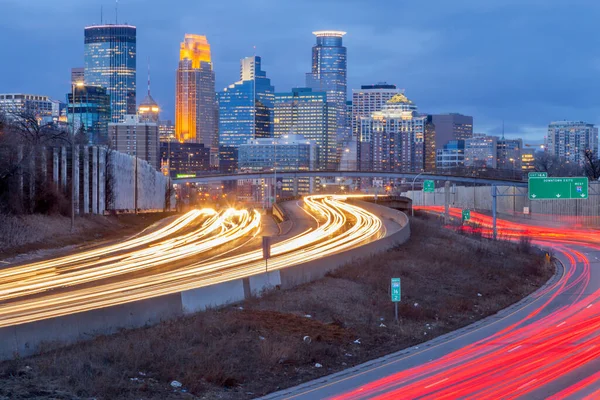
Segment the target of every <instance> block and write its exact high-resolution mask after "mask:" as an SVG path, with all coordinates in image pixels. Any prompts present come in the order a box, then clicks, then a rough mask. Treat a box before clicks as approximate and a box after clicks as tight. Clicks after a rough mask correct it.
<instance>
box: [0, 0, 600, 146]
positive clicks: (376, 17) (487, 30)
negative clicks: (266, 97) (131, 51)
mask: <svg viewBox="0 0 600 400" xmlns="http://www.w3.org/2000/svg"><path fill="white" fill-rule="evenodd" d="M101 5H103V6H104V21H105V22H114V17H115V11H114V6H115V3H114V2H113V1H110V0H52V1H50V0H0V9H1V12H0V26H1V28H0V49H2V54H3V56H2V59H1V61H0V92H26V93H36V94H45V95H49V96H51V97H53V98H57V99H60V100H63V101H64V98H65V93H66V92H67V91H69V88H70V68H71V67H76V66H83V28H84V26H86V25H92V24H95V23H99V22H100V7H101ZM599 18H600V2H597V1H593V0H586V1H583V0H570V1H568V2H565V1H558V0H539V1H538V0H520V1H519V0H454V1H446V0H435V1H434V0H422V1H406V0H385V1H382V0H368V1H367V0H360V1H359V0H301V1H300V0H254V1H251V2H250V1H244V0H220V1H210V0H205V1H198V0H171V1H168V0H120V1H119V22H123V23H124V22H127V23H129V24H132V25H136V26H137V28H138V29H137V34H138V36H137V49H138V76H137V83H138V101H139V100H141V99H142V98H143V97H144V95H145V92H146V60H147V58H148V57H149V58H150V64H151V70H152V95H153V97H154V98H155V99H156V100H157V102H158V103H159V104H160V105H161V107H162V109H163V110H164V111H163V117H165V118H169V119H172V117H173V114H174V97H175V92H174V88H175V70H176V68H177V62H178V54H179V43H180V42H181V41H182V39H183V36H184V34H185V33H196V34H204V35H206V36H207V37H208V40H209V42H210V44H211V46H212V53H213V64H214V69H215V72H216V80H217V90H221V89H223V88H224V87H225V86H227V85H229V84H231V83H233V82H235V81H236V80H237V79H238V75H239V60H240V59H241V58H243V57H245V56H249V55H252V53H253V46H256V54H257V55H260V56H261V57H262V59H263V68H264V69H265V70H266V71H267V75H268V77H270V78H271V81H272V83H273V84H274V85H275V89H276V91H278V92H279V91H287V90H289V89H290V88H292V87H298V86H303V85H304V74H305V73H306V72H308V71H309V70H310V56H311V46H312V45H313V43H314V42H315V39H314V36H313V35H312V34H311V32H312V31H314V30H321V29H337V30H344V31H346V32H348V34H347V35H346V36H345V37H344V43H345V46H346V47H347V48H348V89H349V90H348V93H349V95H350V94H351V89H352V88H359V87H360V85H361V84H370V83H376V82H380V81H387V82H389V83H394V84H397V85H398V86H399V87H402V88H405V89H406V95H407V96H408V97H409V98H410V99H411V100H413V101H414V102H415V103H416V104H417V105H418V106H419V111H421V112H424V113H438V112H440V113H441V112H460V113H463V114H470V115H473V116H474V119H475V131H476V132H485V133H490V134H499V133H500V132H501V130H502V120H503V119H504V121H505V130H506V133H507V136H520V137H523V138H525V139H526V140H539V139H541V138H543V136H544V134H545V130H546V127H547V124H548V122H550V121H552V120H562V119H573V120H585V121H589V122H594V123H599V122H600V96H599V93H600V79H599V78H600V34H599V32H598V28H597V24H598V20H599Z"/></svg>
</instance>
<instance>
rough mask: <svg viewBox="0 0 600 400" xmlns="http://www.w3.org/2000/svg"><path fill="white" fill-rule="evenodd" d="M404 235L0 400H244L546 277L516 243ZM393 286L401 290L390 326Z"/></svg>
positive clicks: (453, 322)
mask: <svg viewBox="0 0 600 400" xmlns="http://www.w3.org/2000/svg"><path fill="white" fill-rule="evenodd" d="M411 229H412V237H411V239H410V240H409V242H407V243H406V244H405V245H403V246H401V247H398V248H396V249H394V250H391V251H388V252H386V253H384V254H380V255H379V256H377V257H374V258H369V259H366V260H361V261H358V262H355V263H353V264H351V265H348V266H346V267H343V268H341V269H339V270H338V271H336V272H335V273H333V274H331V275H330V276H327V277H326V278H324V279H322V280H320V281H317V282H313V283H310V284H306V285H303V286H300V287H298V288H295V289H293V290H289V291H273V292H271V293H268V294H266V295H265V296H264V297H262V298H257V299H252V300H249V301H246V302H244V303H241V304H237V305H235V306H230V307H226V308H223V309H220V310H210V311H207V312H203V313H199V314H197V315H195V316H192V317H187V318H182V319H179V320H176V321H170V322H167V323H163V324H161V325H158V326H154V327H149V328H145V329H138V330H134V331H128V332H123V333H121V334H118V335H114V336H111V337H100V338H97V339H95V340H93V341H90V342H87V343H82V344H78V345H75V346H72V347H71V348H67V349H61V350H56V351H52V352H48V353H46V354H44V355H40V356H36V357H32V358H28V359H24V360H17V361H11V362H5V363H3V364H0V398H2V396H8V397H9V398H19V397H18V396H19V395H20V396H22V397H21V398H29V397H27V396H28V395H33V396H35V395H37V396H38V397H37V398H44V399H46V398H47V399H49V398H70V397H66V396H80V397H95V398H98V399H118V398H122V399H129V398H131V399H138V398H144V399H171V398H196V397H198V398H219V399H240V398H242V399H243V398H253V397H256V396H259V395H263V394H266V393H268V392H272V391H275V390H277V389H281V388H284V387H288V386H292V385H296V384H299V383H301V382H305V381H307V380H310V379H313V378H316V377H319V376H322V375H326V374H330V373H333V372H336V371H339V370H341V369H344V368H347V367H349V366H352V365H355V364H359V363H362V362H364V361H367V360H370V359H374V358H376V357H379V356H382V355H384V354H388V353H391V352H394V351H397V350H400V349H403V348H406V347H409V346H413V345H416V344H418V343H420V342H423V341H427V340H429V339H431V338H433V337H435V336H438V335H441V334H444V333H446V332H449V331H452V330H455V329H457V328H460V327H462V326H465V325H467V324H470V323H472V322H473V321H475V320H478V319H480V318H483V317H485V316H488V315H491V314H493V313H495V312H497V311H498V310H500V309H502V308H505V307H507V306H509V305H510V304H512V303H514V302H516V301H518V300H520V299H521V298H523V297H524V296H526V295H527V294H529V293H531V292H533V291H534V290H535V289H536V288H538V287H540V286H541V285H542V284H543V283H544V282H546V281H547V280H548V279H549V278H550V276H551V275H552V273H553V270H552V268H551V266H550V265H546V264H545V262H544V259H543V257H542V256H541V255H540V254H539V253H537V252H535V251H533V250H532V249H531V247H530V246H528V245H527V242H526V241H523V242H522V243H521V244H520V245H519V244H513V243H508V242H502V241H499V242H492V241H489V240H486V239H481V238H477V237H469V236H464V235H461V234H459V233H456V232H453V231H451V230H448V229H445V228H443V227H442V226H440V225H439V223H438V222H437V221H435V220H433V219H432V220H428V219H413V220H412V226H411ZM391 277H401V278H402V303H401V304H400V317H401V321H400V324H398V325H397V324H396V323H395V322H394V321H393V319H394V317H393V315H394V314H393V313H394V311H393V310H394V309H393V305H392V303H391V302H390V295H389V282H390V278H391ZM306 336H308V338H305V337H306ZM357 339H358V340H357ZM317 363H318V364H320V367H319V366H316V364H317ZM173 380H177V381H179V382H181V383H182V384H183V386H182V387H181V388H173V387H171V385H170V383H171V382H172V381H173ZM40 396H41V397H40ZM59 396H63V397H59Z"/></svg>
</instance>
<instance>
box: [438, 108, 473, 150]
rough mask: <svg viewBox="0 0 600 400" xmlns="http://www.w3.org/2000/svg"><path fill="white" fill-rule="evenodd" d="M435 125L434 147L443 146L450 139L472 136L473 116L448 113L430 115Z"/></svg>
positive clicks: (440, 147)
mask: <svg viewBox="0 0 600 400" xmlns="http://www.w3.org/2000/svg"><path fill="white" fill-rule="evenodd" d="M432 121H433V124H434V125H435V147H436V148H437V149H442V148H444V145H445V144H447V143H448V142H449V141H451V140H467V139H469V138H471V137H473V117H471V116H468V115H462V114H456V113H450V114H436V115H432Z"/></svg>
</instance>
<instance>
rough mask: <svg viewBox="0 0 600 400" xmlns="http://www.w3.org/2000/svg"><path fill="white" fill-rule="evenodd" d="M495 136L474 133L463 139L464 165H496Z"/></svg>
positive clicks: (496, 140) (488, 166)
mask: <svg viewBox="0 0 600 400" xmlns="http://www.w3.org/2000/svg"><path fill="white" fill-rule="evenodd" d="M498 140H499V138H498V137H497V136H487V135H484V134H474V135H473V137H472V138H469V139H467V140H465V167H475V168H491V169H495V168H496V167H497V166H498V158H497V157H498Z"/></svg>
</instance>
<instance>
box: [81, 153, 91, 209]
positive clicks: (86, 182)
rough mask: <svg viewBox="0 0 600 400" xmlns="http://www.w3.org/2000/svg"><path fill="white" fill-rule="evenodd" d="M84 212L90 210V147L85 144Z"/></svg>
mask: <svg viewBox="0 0 600 400" xmlns="http://www.w3.org/2000/svg"><path fill="white" fill-rule="evenodd" d="M82 168H83V190H82V191H83V213H84V214H87V213H89V212H90V148H89V146H83V166H82Z"/></svg>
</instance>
